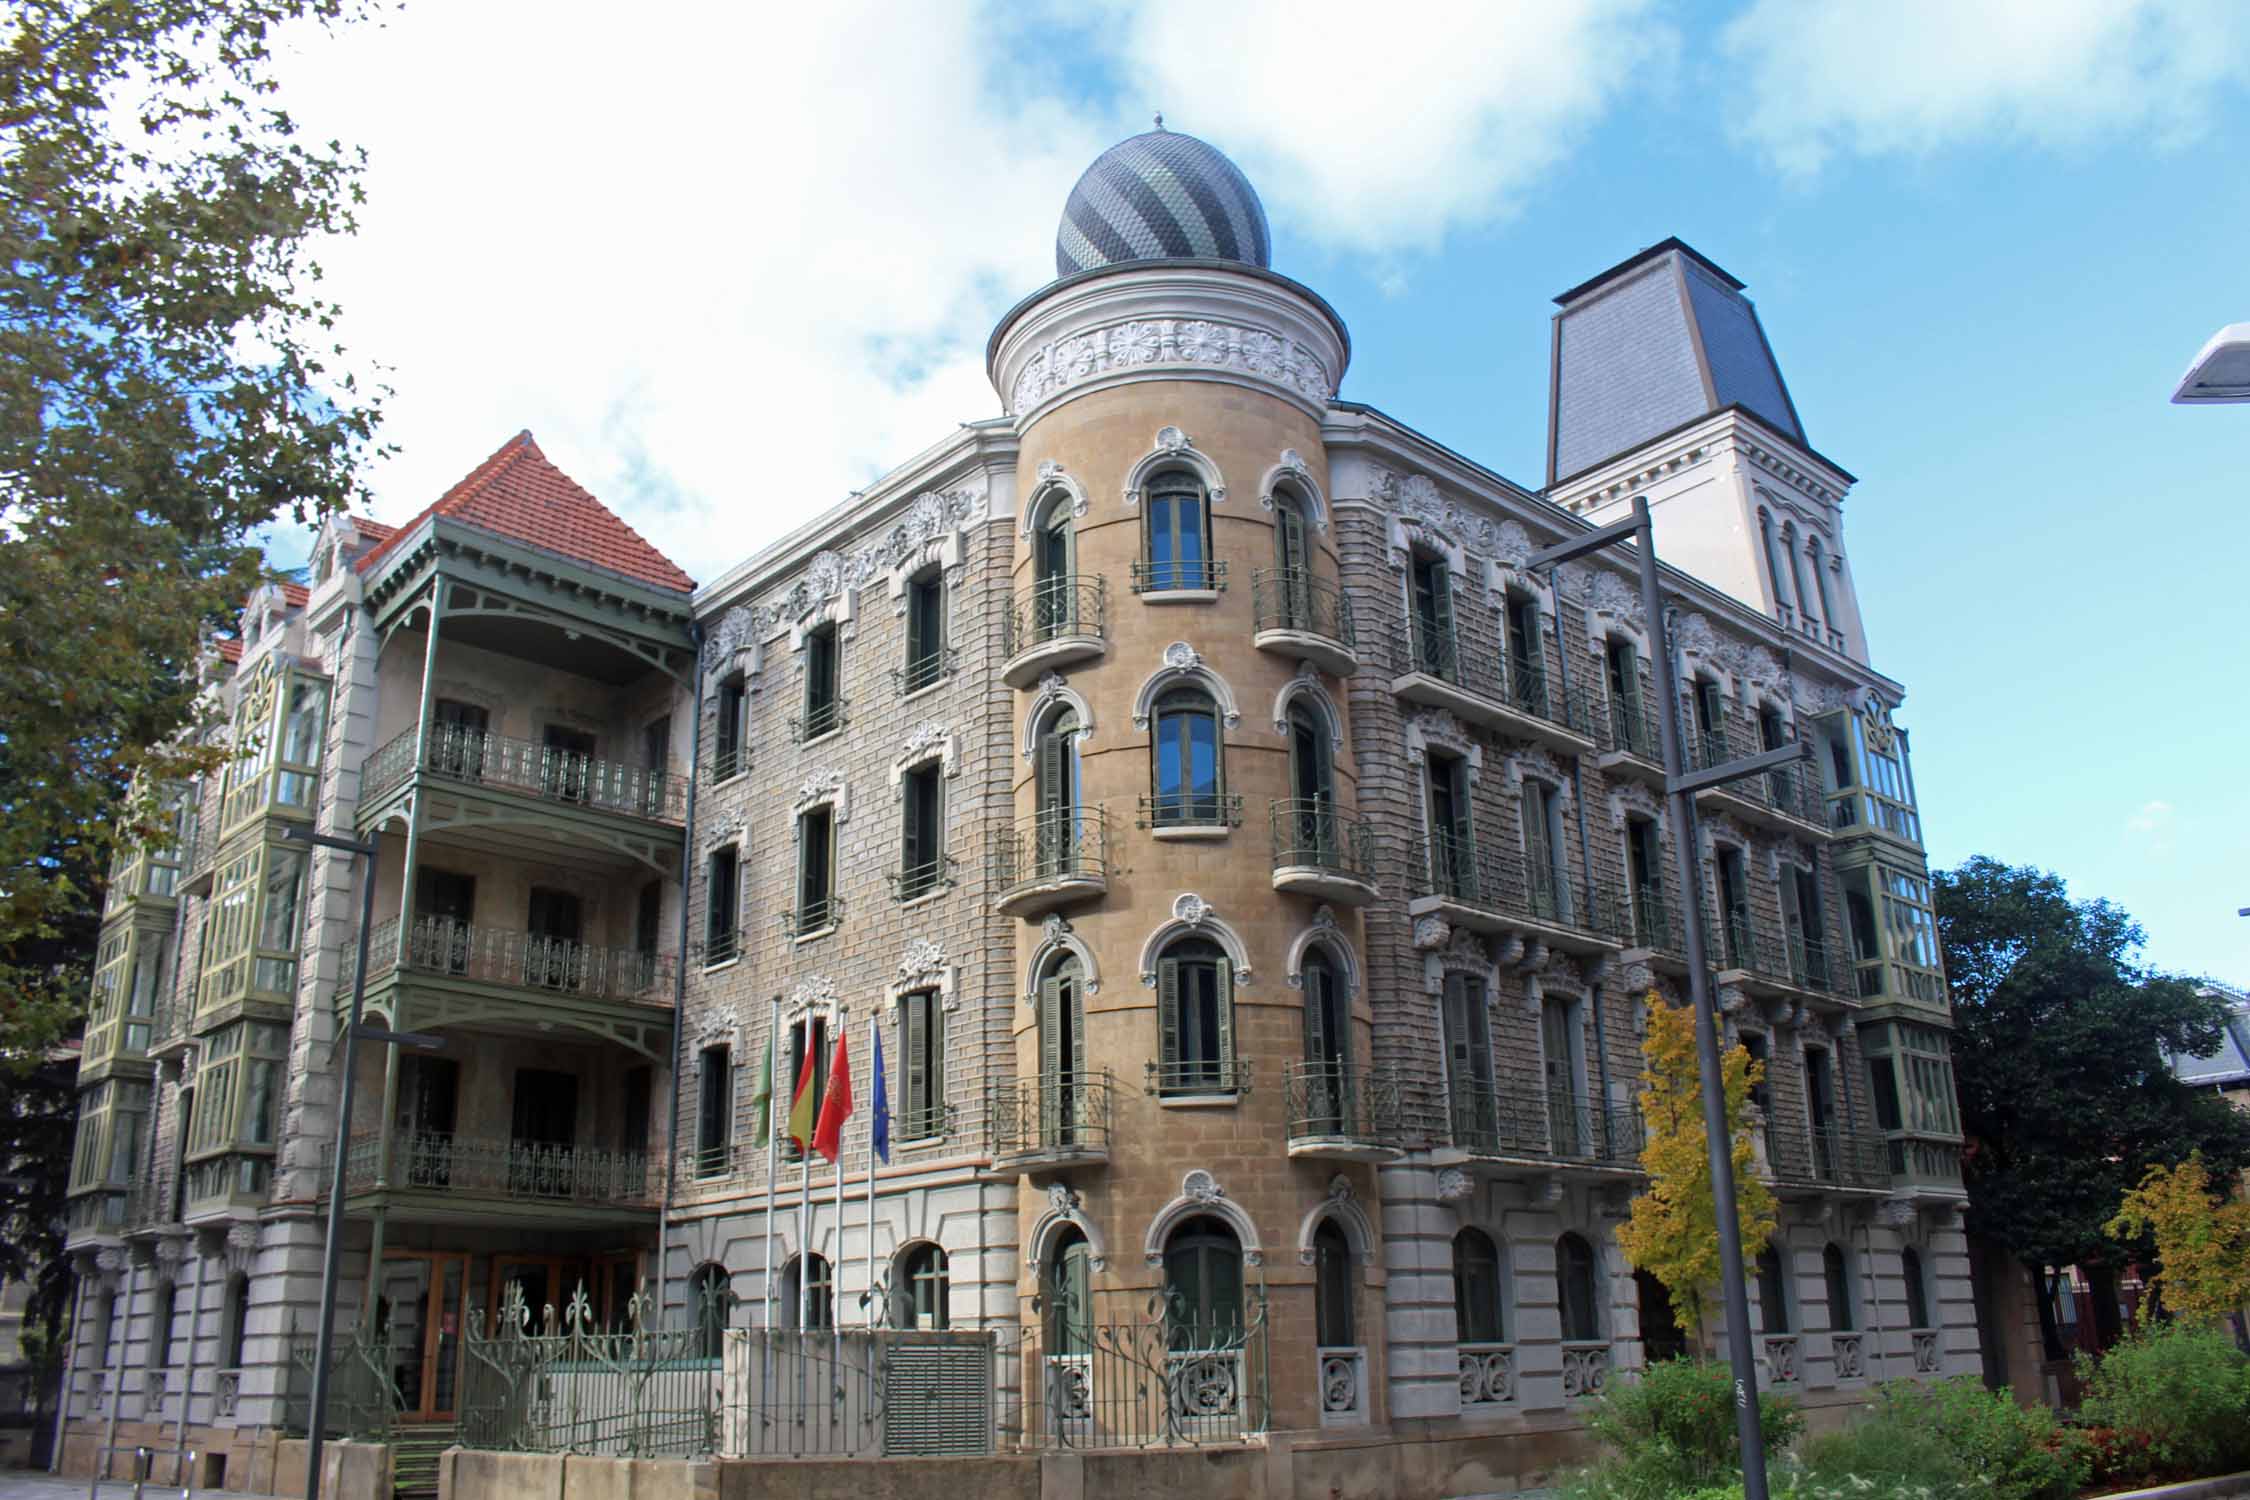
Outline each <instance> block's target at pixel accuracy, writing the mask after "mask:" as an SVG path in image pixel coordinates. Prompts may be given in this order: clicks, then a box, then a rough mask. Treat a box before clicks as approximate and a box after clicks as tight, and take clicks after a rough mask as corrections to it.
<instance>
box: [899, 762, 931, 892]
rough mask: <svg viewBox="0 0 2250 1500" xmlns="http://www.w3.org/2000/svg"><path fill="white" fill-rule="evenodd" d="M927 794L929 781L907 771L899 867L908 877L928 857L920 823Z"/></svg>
mask: <svg viewBox="0 0 2250 1500" xmlns="http://www.w3.org/2000/svg"><path fill="white" fill-rule="evenodd" d="M929 795H930V788H929V783H928V781H927V780H926V779H925V778H924V777H923V775H922V773H921V772H920V771H909V772H908V773H907V775H906V827H905V830H904V837H902V838H901V839H900V840H899V867H900V870H901V872H902V873H903V874H905V875H907V876H909V877H912V876H913V875H914V873H915V872H916V871H918V870H920V869H921V868H922V866H923V865H924V864H925V863H927V862H928V860H929V857H930V856H929V853H928V851H927V850H925V849H924V848H923V847H922V842H923V841H922V835H923V826H922V825H923V822H924V820H925V819H926V818H927V816H928V810H927V806H926V804H927V802H928V799H929ZM905 894H907V895H910V896H911V895H914V894H916V893H915V892H914V891H913V890H912V889H908V890H907V891H906V892H905Z"/></svg>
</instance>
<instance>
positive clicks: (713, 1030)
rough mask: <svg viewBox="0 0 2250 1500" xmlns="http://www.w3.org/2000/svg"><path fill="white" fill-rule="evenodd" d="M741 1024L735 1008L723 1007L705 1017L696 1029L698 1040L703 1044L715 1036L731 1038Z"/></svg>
mask: <svg viewBox="0 0 2250 1500" xmlns="http://www.w3.org/2000/svg"><path fill="white" fill-rule="evenodd" d="M741 1024H742V1018H741V1017H740V1016H739V1015H738V1014H736V1012H735V1008H734V1007H733V1006H731V1005H723V1006H721V1007H719V1008H718V1009H717V1010H714V1011H711V1012H710V1013H708V1014H707V1015H705V1016H704V1018H703V1021H702V1023H701V1024H700V1025H698V1026H697V1027H696V1030H695V1036H696V1040H697V1041H699V1042H702V1041H709V1040H710V1039H711V1038H712V1037H715V1036H731V1035H733V1034H734V1031H735V1028H736V1027H738V1026H740V1025H741Z"/></svg>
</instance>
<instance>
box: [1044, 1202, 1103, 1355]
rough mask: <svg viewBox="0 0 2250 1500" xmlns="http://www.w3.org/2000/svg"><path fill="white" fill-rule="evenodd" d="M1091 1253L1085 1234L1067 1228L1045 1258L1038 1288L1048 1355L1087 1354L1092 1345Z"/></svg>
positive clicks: (1091, 1349)
mask: <svg viewBox="0 0 2250 1500" xmlns="http://www.w3.org/2000/svg"><path fill="white" fill-rule="evenodd" d="M1092 1261H1093V1252H1092V1251H1091V1250H1090V1249H1088V1247H1087V1244H1086V1236H1085V1235H1084V1234H1082V1233H1080V1232H1079V1231H1078V1230H1076V1229H1066V1230H1064V1231H1063V1232H1062V1234H1061V1236H1060V1237H1059V1238H1058V1239H1057V1240H1056V1241H1055V1248H1054V1251H1053V1252H1052V1253H1051V1254H1050V1255H1049V1256H1048V1257H1047V1265H1046V1268H1045V1270H1044V1272H1043V1274H1042V1276H1041V1280H1042V1282H1043V1283H1044V1284H1043V1285H1042V1287H1041V1288H1040V1291H1041V1294H1042V1296H1043V1297H1044V1298H1045V1301H1046V1306H1045V1308H1044V1309H1043V1311H1044V1313H1045V1316H1046V1324H1047V1352H1048V1353H1049V1354H1051V1355H1052V1354H1088V1353H1091V1352H1092V1351H1093V1347H1094V1299H1093V1287H1092V1269H1091V1268H1092Z"/></svg>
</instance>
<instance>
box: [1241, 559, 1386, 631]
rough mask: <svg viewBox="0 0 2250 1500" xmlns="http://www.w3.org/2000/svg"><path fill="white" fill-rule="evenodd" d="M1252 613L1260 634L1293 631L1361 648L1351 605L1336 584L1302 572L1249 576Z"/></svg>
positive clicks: (1275, 570)
mask: <svg viewBox="0 0 2250 1500" xmlns="http://www.w3.org/2000/svg"><path fill="white" fill-rule="evenodd" d="M1250 610H1251V614H1252V617H1253V618H1254V620H1255V622H1256V623H1255V625H1254V627H1253V628H1255V629H1258V630H1294V631H1298V632H1301V633H1302V634H1305V635H1317V636H1322V637H1324V638H1326V639H1328V640H1331V641H1335V642H1336V643H1337V644H1339V645H1341V646H1344V647H1346V648H1347V649H1349V648H1353V647H1356V646H1357V645H1358V644H1359V640H1358V635H1357V633H1356V632H1355V631H1354V630H1353V629H1352V602H1351V600H1350V599H1348V598H1346V597H1345V595H1344V592H1343V590H1341V589H1339V588H1337V587H1336V585H1334V584H1333V583H1329V582H1327V581H1325V580H1323V579H1320V578H1316V577H1314V576H1313V575H1312V574H1310V573H1308V572H1306V571H1305V570H1304V569H1302V568H1260V569H1258V570H1257V571H1256V572H1254V573H1252V574H1251V575H1250Z"/></svg>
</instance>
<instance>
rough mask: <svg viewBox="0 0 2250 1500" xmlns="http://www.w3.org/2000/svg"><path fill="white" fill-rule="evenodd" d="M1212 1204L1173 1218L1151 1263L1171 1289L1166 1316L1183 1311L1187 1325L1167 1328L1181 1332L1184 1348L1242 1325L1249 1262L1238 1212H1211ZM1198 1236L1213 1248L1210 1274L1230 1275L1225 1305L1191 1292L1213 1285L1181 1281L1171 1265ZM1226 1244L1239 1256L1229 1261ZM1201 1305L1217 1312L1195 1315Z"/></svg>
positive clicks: (1176, 1336) (1177, 1334)
mask: <svg viewBox="0 0 2250 1500" xmlns="http://www.w3.org/2000/svg"><path fill="white" fill-rule="evenodd" d="M1218 1206H1219V1205H1217V1204H1215V1203H1213V1204H1206V1205H1205V1206H1204V1207H1203V1208H1202V1209H1201V1210H1199V1211H1197V1212H1195V1213H1191V1214H1187V1215H1184V1216H1182V1217H1181V1218H1180V1220H1179V1221H1178V1222H1176V1223H1174V1224H1173V1225H1172V1227H1171V1228H1170V1229H1169V1230H1168V1231H1167V1232H1166V1233H1165V1236H1164V1239H1163V1242H1162V1243H1163V1249H1162V1250H1161V1251H1160V1252H1159V1255H1158V1259H1157V1262H1156V1264H1157V1265H1158V1267H1159V1268H1160V1269H1161V1270H1162V1272H1163V1276H1164V1286H1165V1290H1166V1291H1167V1292H1168V1293H1170V1294H1171V1296H1170V1298H1169V1299H1168V1300H1169V1303H1170V1306H1169V1307H1168V1309H1167V1314H1166V1315H1167V1318H1168V1319H1169V1318H1171V1317H1174V1316H1176V1315H1177V1314H1178V1313H1180V1312H1182V1311H1185V1312H1187V1313H1188V1314H1189V1317H1188V1321H1187V1326H1186V1327H1185V1328H1184V1329H1181V1328H1177V1327H1175V1330H1174V1333H1173V1338H1174V1339H1175V1340H1177V1339H1179V1338H1180V1337H1181V1335H1182V1334H1183V1333H1184V1334H1185V1335H1187V1337H1188V1339H1189V1340H1190V1343H1189V1347H1193V1346H1194V1345H1195V1344H1196V1343H1200V1342H1202V1341H1203V1340H1204V1339H1206V1338H1213V1339H1218V1338H1223V1337H1224V1335H1225V1334H1226V1333H1227V1331H1229V1330H1238V1329H1240V1328H1242V1327H1243V1321H1244V1320H1243V1312H1244V1304H1245V1301H1246V1298H1245V1295H1244V1294H1245V1292H1246V1291H1247V1290H1248V1288H1247V1286H1246V1285H1245V1283H1246V1282H1247V1281H1248V1278H1247V1277H1246V1276H1244V1275H1243V1274H1242V1273H1243V1271H1244V1270H1245V1269H1246V1268H1248V1267H1249V1266H1250V1265H1251V1264H1252V1262H1251V1260H1250V1256H1249V1252H1248V1250H1247V1249H1246V1248H1245V1243H1244V1241H1243V1238H1242V1232H1241V1229H1240V1227H1239V1224H1238V1220H1239V1218H1240V1216H1239V1215H1238V1214H1223V1213H1219V1212H1215V1210H1216V1209H1217V1208H1218ZM1198 1240H1207V1241H1208V1242H1209V1244H1208V1248H1209V1249H1210V1250H1211V1251H1213V1252H1216V1254H1215V1255H1214V1256H1213V1265H1214V1275H1218V1274H1226V1275H1229V1276H1230V1277H1231V1284H1232V1286H1233V1290H1234V1301H1233V1306H1232V1307H1231V1308H1229V1307H1226V1306H1224V1305H1223V1299H1222V1298H1221V1297H1219V1296H1217V1295H1210V1296H1207V1297H1205V1298H1200V1299H1199V1298H1196V1297H1194V1295H1193V1294H1194V1293H1195V1292H1197V1291H1206V1292H1210V1291H1213V1290H1214V1289H1211V1288H1204V1287H1188V1286H1183V1285H1181V1282H1180V1278H1179V1276H1178V1274H1177V1268H1176V1262H1177V1259H1178V1257H1179V1256H1180V1255H1181V1254H1182V1253H1183V1252H1185V1251H1188V1250H1193V1249H1199V1248H1203V1247H1201V1246H1199V1245H1198V1244H1197V1243H1196V1242H1197V1241H1198ZM1230 1243H1231V1245H1232V1247H1233V1250H1234V1252H1236V1253H1239V1254H1240V1255H1241V1259H1240V1260H1239V1261H1235V1260H1234V1258H1233V1255H1231V1254H1228V1253H1227V1246H1228V1245H1229V1244H1230ZM1221 1268H1223V1269H1221ZM1197 1301H1205V1302H1208V1303H1210V1304H1212V1305H1211V1307H1209V1308H1208V1309H1206V1308H1204V1307H1198V1306H1196V1305H1195V1303H1196V1302H1197ZM1207 1310H1208V1311H1212V1312H1216V1313H1217V1314H1218V1315H1217V1316H1213V1317H1199V1316H1196V1314H1198V1313H1202V1312H1205V1311H1207ZM1229 1314H1231V1316H1230V1315H1229Z"/></svg>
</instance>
